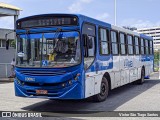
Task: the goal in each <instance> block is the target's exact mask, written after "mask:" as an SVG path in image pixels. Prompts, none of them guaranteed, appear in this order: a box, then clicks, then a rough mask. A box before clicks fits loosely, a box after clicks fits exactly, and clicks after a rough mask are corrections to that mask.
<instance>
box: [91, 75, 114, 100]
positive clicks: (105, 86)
mask: <svg viewBox="0 0 160 120" xmlns="http://www.w3.org/2000/svg"><path fill="white" fill-rule="evenodd" d="M110 84H111V82H110V76H109V74H108V73H105V74H104V75H103V77H102V80H101V86H100V93H99V94H97V95H94V96H93V100H94V101H96V102H102V101H105V100H106V98H107V97H108V94H109V90H110V88H111V87H110Z"/></svg>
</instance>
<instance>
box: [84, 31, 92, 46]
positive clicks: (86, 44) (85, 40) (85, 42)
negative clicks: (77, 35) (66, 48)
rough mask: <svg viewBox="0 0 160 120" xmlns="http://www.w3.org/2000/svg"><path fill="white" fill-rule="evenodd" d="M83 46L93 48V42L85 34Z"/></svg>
mask: <svg viewBox="0 0 160 120" xmlns="http://www.w3.org/2000/svg"><path fill="white" fill-rule="evenodd" d="M83 46H84V47H87V48H88V49H91V48H93V41H92V39H90V38H89V37H88V36H87V35H86V34H83Z"/></svg>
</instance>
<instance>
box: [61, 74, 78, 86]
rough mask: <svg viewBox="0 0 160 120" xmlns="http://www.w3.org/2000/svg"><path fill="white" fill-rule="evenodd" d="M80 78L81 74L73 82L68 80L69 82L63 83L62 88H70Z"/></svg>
mask: <svg viewBox="0 0 160 120" xmlns="http://www.w3.org/2000/svg"><path fill="white" fill-rule="evenodd" d="M79 76H80V73H78V74H77V75H76V76H75V77H74V79H73V80H68V81H67V82H65V83H62V84H61V86H62V87H66V86H70V85H72V84H74V83H75V82H76V81H78V80H79Z"/></svg>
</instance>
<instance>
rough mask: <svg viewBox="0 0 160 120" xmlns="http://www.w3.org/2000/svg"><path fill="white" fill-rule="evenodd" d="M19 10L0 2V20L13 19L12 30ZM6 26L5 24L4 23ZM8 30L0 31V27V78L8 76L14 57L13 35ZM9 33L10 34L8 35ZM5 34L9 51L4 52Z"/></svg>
mask: <svg viewBox="0 0 160 120" xmlns="http://www.w3.org/2000/svg"><path fill="white" fill-rule="evenodd" d="M20 10H21V9H20V8H18V7H15V6H13V5H9V4H5V3H1V2H0V19H1V18H2V17H5V16H13V17H14V22H13V25H14V28H15V26H16V20H17V19H18V16H19V13H20ZM6 24H7V23H6ZM12 31H13V30H10V29H1V25H0V78H4V77H8V76H10V72H11V65H10V63H11V61H12V59H13V58H14V57H15V48H14V40H15V33H14V32H12ZM8 33H10V34H8ZM6 34H8V37H7V38H8V39H9V45H10V49H9V50H6V37H5V36H6Z"/></svg>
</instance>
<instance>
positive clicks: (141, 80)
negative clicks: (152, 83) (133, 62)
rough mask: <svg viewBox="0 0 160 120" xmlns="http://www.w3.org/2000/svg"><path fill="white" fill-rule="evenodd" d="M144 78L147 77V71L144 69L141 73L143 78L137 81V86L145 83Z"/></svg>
mask: <svg viewBox="0 0 160 120" xmlns="http://www.w3.org/2000/svg"><path fill="white" fill-rule="evenodd" d="M144 77H145V71H144V69H143V68H142V71H141V78H140V79H139V80H137V84H138V85H142V84H143V83H144Z"/></svg>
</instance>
